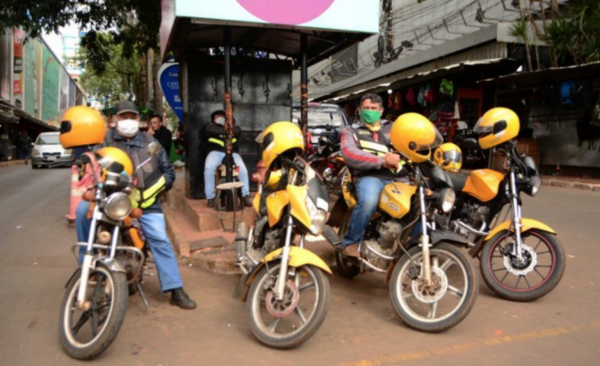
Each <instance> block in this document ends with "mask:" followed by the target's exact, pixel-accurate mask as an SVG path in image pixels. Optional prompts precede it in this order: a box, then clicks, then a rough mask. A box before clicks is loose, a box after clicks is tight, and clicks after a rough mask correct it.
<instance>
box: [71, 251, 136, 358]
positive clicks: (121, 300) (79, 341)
mask: <svg viewBox="0 0 600 366" xmlns="http://www.w3.org/2000/svg"><path fill="white" fill-rule="evenodd" d="M78 271H79V270H78ZM80 281H81V275H80V273H77V274H76V275H75V276H74V277H73V278H72V279H71V281H69V283H68V284H67V289H66V292H65V296H64V297H63V301H62V305H61V307H60V315H59V334H60V340H61V343H62V347H63V349H64V350H65V352H66V353H67V354H68V355H69V356H70V357H72V358H75V359H78V360H91V359H93V358H96V357H97V356H99V355H100V354H101V353H102V352H104V351H106V350H107V349H108V347H110V345H111V344H112V342H113V341H114V340H115V338H116V337H117V335H118V334H119V330H120V329H121V325H122V324H123V320H124V319H125V311H126V310H127V298H128V293H127V277H126V275H125V274H124V273H121V272H112V271H110V270H109V269H108V268H107V267H106V266H105V265H103V264H101V263H99V264H98V265H97V267H96V268H94V269H92V270H91V271H90V275H89V279H88V287H87V294H86V302H87V303H86V306H85V307H84V309H80V308H79V307H77V305H76V302H77V291H78V290H79V283H80Z"/></svg>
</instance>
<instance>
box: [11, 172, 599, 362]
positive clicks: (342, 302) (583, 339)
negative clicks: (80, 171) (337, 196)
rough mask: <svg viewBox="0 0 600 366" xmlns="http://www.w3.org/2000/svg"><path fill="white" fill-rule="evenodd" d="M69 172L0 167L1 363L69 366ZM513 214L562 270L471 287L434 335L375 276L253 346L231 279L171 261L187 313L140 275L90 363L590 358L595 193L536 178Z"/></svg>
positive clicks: (347, 285)
mask: <svg viewBox="0 0 600 366" xmlns="http://www.w3.org/2000/svg"><path fill="white" fill-rule="evenodd" d="M68 182H69V170H68V169H60V170H46V169H43V170H36V171H33V170H31V168H30V167H29V166H15V167H7V168H2V169H0V364H2V365H11V366H16V365H28V366H29V365H73V364H79V362H76V361H74V360H71V359H69V358H68V357H67V356H65V354H64V353H63V352H62V350H61V347H60V343H59V339H58V333H57V319H58V307H59V304H60V301H61V297H62V295H63V287H64V284H65V282H66V281H67V279H68V278H69V276H70V275H71V273H72V272H73V270H74V269H75V267H74V264H73V262H72V259H71V258H70V257H69V254H68V248H69V245H70V243H71V242H72V241H73V239H74V235H75V234H74V229H73V228H69V227H68V226H67V224H66V221H65V219H64V214H65V213H66V209H67V198H68V195H69V190H68ZM525 201H526V202H525V208H524V214H525V215H526V216H529V217H534V218H537V219H539V220H541V221H544V222H546V223H548V224H549V225H550V226H552V227H553V228H554V229H556V230H557V231H558V233H559V235H560V239H561V241H562V243H563V244H564V247H565V249H566V253H567V255H568V258H567V272H566V274H565V277H564V278H563V280H562V282H561V284H560V285H559V287H558V288H557V289H556V290H555V291H554V292H553V293H551V294H550V295H548V296H546V297H545V298H543V299H540V300H538V301H536V302H533V303H526V304H515V303H511V302H507V301H503V300H500V299H498V298H496V297H494V296H493V295H492V294H491V293H490V291H489V290H487V288H486V287H485V284H482V286H481V291H480V296H479V299H478V301H477V304H476V306H475V308H474V310H473V311H472V313H471V315H470V316H469V317H468V318H467V319H466V320H465V321H464V322H463V323H461V324H460V325H459V326H457V327H455V328H453V329H451V330H450V331H447V332H445V333H442V334H434V335H432V334H424V333H419V332H416V331H413V330H410V329H408V328H407V327H406V326H404V325H403V324H402V323H401V322H400V321H399V320H398V319H397V318H396V317H395V316H394V315H393V310H392V307H391V303H390V301H389V296H388V291H387V288H386V286H385V285H384V283H383V280H382V278H381V277H379V276H377V275H375V274H373V275H367V276H361V277H359V278H357V279H355V280H353V281H347V280H344V279H342V278H340V277H339V276H336V277H334V278H333V279H332V281H331V285H332V302H331V306H330V310H329V314H328V317H327V320H326V321H325V323H324V326H323V328H321V330H320V331H319V332H318V333H317V334H316V335H315V336H314V337H313V339H311V340H310V341H309V342H308V343H306V344H304V345H303V346H302V347H301V348H299V349H296V350H291V351H285V352H284V351H275V350H271V349H268V348H265V347H262V346H261V345H259V344H258V343H257V342H256V341H255V340H254V339H253V337H252V334H251V333H250V330H249V328H248V325H247V323H246V319H245V307H244V304H242V303H240V302H237V301H235V300H233V299H232V298H231V292H232V290H233V288H234V287H235V284H236V278H235V277H229V276H216V275H213V274H210V273H206V272H202V271H200V270H198V269H195V268H189V267H185V266H182V267H181V271H182V274H183V277H184V282H185V284H186V288H187V290H188V292H189V293H190V295H191V296H192V297H193V298H195V299H196V300H197V301H198V303H199V308H198V309H197V310H195V311H183V310H179V309H177V308H174V307H172V306H170V305H169V303H168V297H167V296H164V295H162V294H160V292H159V290H158V283H157V281H156V279H155V278H151V279H150V280H149V281H148V283H147V284H146V285H145V288H146V290H147V292H148V294H149V298H150V303H151V307H152V308H151V310H150V311H148V312H146V311H144V309H143V305H142V303H141V300H140V298H139V297H137V296H134V297H131V298H130V303H129V309H128V313H127V317H126V319H125V323H124V326H123V328H122V330H121V334H120V335H119V337H118V338H117V340H116V342H115V343H114V344H113V346H112V347H111V348H110V349H109V350H108V351H107V352H106V353H105V354H104V355H102V356H101V357H100V358H98V359H97V360H95V361H94V364H97V365H111V366H114V365H153V366H156V365H162V366H167V365H258V364H263V365H273V364H277V365H356V366H359V365H360V366H375V365H424V364H428V365H444V366H450V365H465V364H468V365H518V364H527V365H561V366H562V365H590V366H591V365H599V364H600V306H598V304H599V302H600V271H599V270H598V262H599V258H600V242H599V239H598V236H599V234H600V224H599V223H600V221H599V218H600V194H592V193H586V192H582V191H577V190H568V189H562V188H555V187H547V186H544V187H543V189H542V192H541V193H540V194H539V196H538V197H536V198H535V199H529V198H526V200H525Z"/></svg>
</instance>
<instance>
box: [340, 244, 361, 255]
mask: <svg viewBox="0 0 600 366" xmlns="http://www.w3.org/2000/svg"><path fill="white" fill-rule="evenodd" d="M342 253H343V254H344V255H345V256H348V257H354V258H360V253H359V251H358V244H350V245H346V247H345V248H344V251H343V252H342Z"/></svg>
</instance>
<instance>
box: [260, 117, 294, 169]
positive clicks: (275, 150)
mask: <svg viewBox="0 0 600 366" xmlns="http://www.w3.org/2000/svg"><path fill="white" fill-rule="evenodd" d="M256 142H258V143H259V144H260V146H261V148H262V149H263V153H262V160H263V162H264V163H265V166H266V167H267V169H268V170H271V168H272V166H271V165H272V164H273V162H274V161H275V160H277V158H278V157H279V156H280V155H282V154H284V153H292V154H302V153H303V152H304V136H303V135H302V131H301V130H300V128H299V127H298V126H296V125H295V124H293V123H292V122H275V123H273V124H271V125H270V126H269V127H267V128H266V129H265V130H264V131H263V132H262V133H261V134H260V135H258V137H257V138H256Z"/></svg>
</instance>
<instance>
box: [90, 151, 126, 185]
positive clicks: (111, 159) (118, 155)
mask: <svg viewBox="0 0 600 366" xmlns="http://www.w3.org/2000/svg"><path fill="white" fill-rule="evenodd" d="M95 154H96V156H97V159H98V165H99V166H100V169H101V170H102V177H103V178H104V177H105V175H106V172H107V171H108V170H110V171H112V172H115V173H118V174H121V173H122V172H125V173H126V174H127V175H129V176H131V175H132V174H133V164H132V163H131V159H129V156H128V155H127V153H126V152H125V151H123V150H121V149H119V148H116V147H103V148H102V149H100V150H97V151H95ZM117 164H119V165H117Z"/></svg>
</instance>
